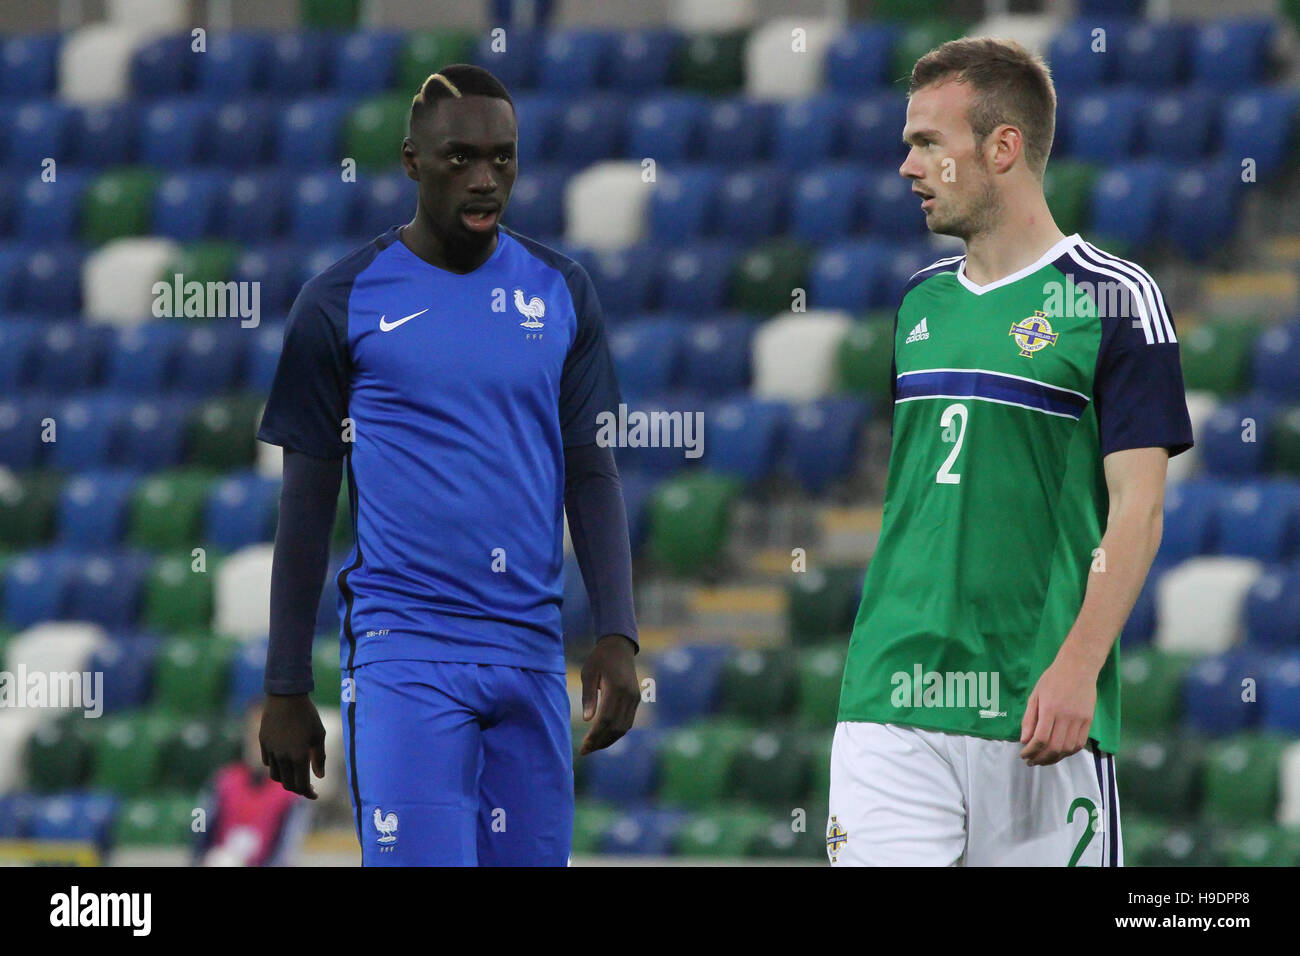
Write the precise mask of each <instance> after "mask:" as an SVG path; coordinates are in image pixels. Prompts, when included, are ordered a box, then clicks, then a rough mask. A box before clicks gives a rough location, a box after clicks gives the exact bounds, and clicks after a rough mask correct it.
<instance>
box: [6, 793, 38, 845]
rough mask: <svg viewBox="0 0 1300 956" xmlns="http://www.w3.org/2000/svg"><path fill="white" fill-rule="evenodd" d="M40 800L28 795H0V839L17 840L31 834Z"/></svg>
mask: <svg viewBox="0 0 1300 956" xmlns="http://www.w3.org/2000/svg"><path fill="white" fill-rule="evenodd" d="M39 803H40V798H39V797H37V796H34V795H32V794H30V793H5V794H0V838H2V839H6V840H17V839H19V838H21V837H26V836H27V835H28V834H30V832H31V821H32V817H34V816H35V815H36V808H37V806H38V805H39Z"/></svg>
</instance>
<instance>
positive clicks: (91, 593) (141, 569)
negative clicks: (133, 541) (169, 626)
mask: <svg viewBox="0 0 1300 956" xmlns="http://www.w3.org/2000/svg"><path fill="white" fill-rule="evenodd" d="M150 560H151V559H150V557H149V555H147V554H144V553H143V552H135V551H103V552H92V553H89V554H85V555H83V556H82V557H81V559H80V560H79V561H78V563H77V568H76V571H75V572H74V574H73V578H72V584H71V586H70V587H69V590H68V607H67V614H68V617H69V618H70V619H72V620H74V621H93V622H94V623H96V624H101V625H103V626H104V627H106V628H108V629H109V630H124V629H126V628H130V627H133V626H134V625H135V623H136V619H137V618H138V617H139V614H140V603H141V598H142V596H143V591H144V580H145V575H146V574H147V573H148V570H149V564H150Z"/></svg>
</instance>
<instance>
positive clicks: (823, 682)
mask: <svg viewBox="0 0 1300 956" xmlns="http://www.w3.org/2000/svg"><path fill="white" fill-rule="evenodd" d="M846 656H847V650H846V648H845V647H844V646H843V645H841V646H838V647H815V648H807V649H805V650H803V651H801V652H800V654H799V661H798V685H797V687H798V689H797V692H796V710H797V713H798V716H799V721H800V723H801V724H802V725H803V726H805V727H809V728H818V729H820V728H823V727H833V726H834V725H835V719H836V715H837V714H838V712H839V706H840V682H841V681H842V680H843V679H844V662H845V658H846ZM828 756H829V754H828ZM824 782H825V783H826V785H827V786H829V783H830V781H829V771H828V772H827V775H826V779H825V781H824Z"/></svg>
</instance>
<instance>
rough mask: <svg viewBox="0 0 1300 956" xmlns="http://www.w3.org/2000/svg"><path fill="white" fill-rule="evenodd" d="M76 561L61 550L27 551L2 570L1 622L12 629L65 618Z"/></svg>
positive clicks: (69, 554)
mask: <svg viewBox="0 0 1300 956" xmlns="http://www.w3.org/2000/svg"><path fill="white" fill-rule="evenodd" d="M76 569H77V559H76V557H75V556H74V555H73V554H72V553H70V552H68V551H66V550H61V549H49V548H46V549H40V550H35V551H28V552H26V553H24V554H23V555H22V556H21V557H18V558H16V559H14V561H12V562H11V563H10V564H9V565H8V567H6V568H5V570H4V575H5V577H4V620H5V623H6V624H7V625H8V626H9V627H12V628H14V629H18V630H21V629H22V628H26V627H31V626H32V625H33V624H39V623H41V622H42V621H56V620H60V619H62V618H65V617H66V611H67V607H68V599H69V594H70V591H71V589H72V583H73V580H74V579H75V577H76Z"/></svg>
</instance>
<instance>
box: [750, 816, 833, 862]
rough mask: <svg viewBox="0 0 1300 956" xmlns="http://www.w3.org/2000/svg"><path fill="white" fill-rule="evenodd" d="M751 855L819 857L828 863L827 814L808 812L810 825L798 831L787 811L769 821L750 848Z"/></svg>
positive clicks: (808, 858)
mask: <svg viewBox="0 0 1300 956" xmlns="http://www.w3.org/2000/svg"><path fill="white" fill-rule="evenodd" d="M749 855H750V857H752V858H760V859H764V860H804V861H808V860H818V861H820V862H822V863H827V857H826V814H824V813H822V814H819V815H818V814H812V813H810V814H809V815H808V820H807V827H806V828H805V829H804V830H802V831H799V830H795V828H794V824H793V818H792V817H791V816H790V815H789V814H787V815H786V816H785V817H784V818H782V819H777V820H775V821H774V822H772V823H771V824H769V825H768V826H767V827H766V828H765V829H764V830H763V832H762V834H760V835H759V838H758V840H757V841H755V843H754V844H753V845H752V846H751V847H750V853H749Z"/></svg>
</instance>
